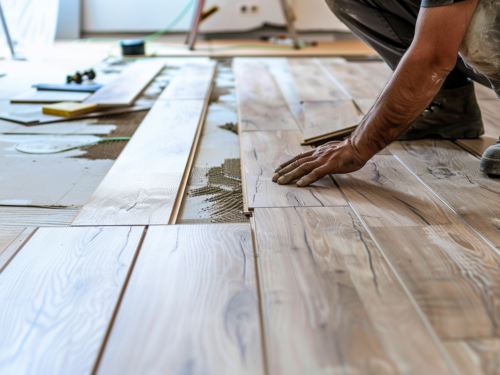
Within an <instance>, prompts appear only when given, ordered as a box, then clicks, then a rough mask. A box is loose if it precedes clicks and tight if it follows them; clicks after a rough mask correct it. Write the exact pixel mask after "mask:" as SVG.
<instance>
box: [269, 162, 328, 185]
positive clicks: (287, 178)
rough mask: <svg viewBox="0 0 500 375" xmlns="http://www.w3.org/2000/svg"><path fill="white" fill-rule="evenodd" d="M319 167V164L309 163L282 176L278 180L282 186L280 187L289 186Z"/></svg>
mask: <svg viewBox="0 0 500 375" xmlns="http://www.w3.org/2000/svg"><path fill="white" fill-rule="evenodd" d="M317 166H318V164H317V162H307V163H304V164H301V165H299V166H298V167H297V168H295V169H293V170H292V171H290V172H288V173H286V174H284V175H282V176H281V177H280V178H279V179H278V184H280V185H285V184H289V183H290V182H292V181H294V180H296V179H298V178H301V177H302V176H304V175H306V174H308V173H309V172H311V171H312V170H314V168H316V167H317Z"/></svg>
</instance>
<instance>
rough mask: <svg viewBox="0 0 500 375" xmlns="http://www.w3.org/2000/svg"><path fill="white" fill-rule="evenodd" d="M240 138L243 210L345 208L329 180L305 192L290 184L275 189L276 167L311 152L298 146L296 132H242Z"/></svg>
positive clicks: (299, 135) (315, 184)
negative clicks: (264, 208)
mask: <svg viewBox="0 0 500 375" xmlns="http://www.w3.org/2000/svg"><path fill="white" fill-rule="evenodd" d="M240 137H241V158H242V167H243V169H242V171H243V174H244V184H245V185H244V186H245V190H244V196H245V197H246V201H245V208H246V209H248V210H253V209H254V208H256V207H293V206H309V207H315V206H343V205H346V204H347V202H346V201H345V199H344V198H343V197H342V195H341V193H340V191H339V190H338V188H337V187H336V186H335V185H334V184H333V181H332V179H331V178H330V176H325V177H324V178H322V179H321V180H319V181H317V182H315V183H314V184H312V185H310V186H308V187H305V188H299V187H297V186H296V185H295V184H294V183H292V184H290V185H278V184H277V183H275V182H273V181H272V177H273V175H274V170H275V169H276V167H277V166H278V165H279V164H281V163H284V162H285V161H287V160H288V159H291V158H292V157H294V156H295V155H297V154H299V153H301V152H304V151H307V150H310V149H311V148H310V147H309V146H300V141H301V139H302V134H301V132H300V131H278V132H271V131H269V132H243V133H242V134H241V135H240Z"/></svg>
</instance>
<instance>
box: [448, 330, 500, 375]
mask: <svg viewBox="0 0 500 375" xmlns="http://www.w3.org/2000/svg"><path fill="white" fill-rule="evenodd" d="M444 346H445V348H446V350H447V351H448V353H450V356H451V357H452V358H453V360H454V361H455V363H456V364H457V366H458V367H459V368H460V369H461V371H462V373H463V374H467V375H498V374H500V340H499V339H483V340H481V339H479V340H463V341H445V342H444Z"/></svg>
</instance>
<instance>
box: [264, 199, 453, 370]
mask: <svg viewBox="0 0 500 375" xmlns="http://www.w3.org/2000/svg"><path fill="white" fill-rule="evenodd" d="M254 217H255V223H256V229H255V237H256V247H257V256H258V258H257V259H258V267H259V275H260V276H259V277H260V285H261V296H262V309H263V321H264V329H265V337H266V342H267V348H268V362H269V373H270V374H276V375H280V374H286V375H295V374H297V375H299V374H301V375H302V374H359V375H362V374H407V375H411V374H414V375H420V374H452V373H453V372H452V371H450V370H449V368H448V362H447V361H448V360H447V358H446V357H445V354H444V353H443V352H442V351H441V350H440V345H439V343H437V342H436V341H434V338H433V336H432V334H431V333H430V332H429V331H428V330H427V327H426V326H425V325H424V324H423V322H422V321H421V319H420V316H419V314H418V313H417V312H416V311H415V310H414V307H413V305H412V304H411V302H410V300H409V299H408V297H407V296H406V295H405V292H404V291H403V289H402V288H401V287H400V285H399V283H398V280H397V278H396V277H395V275H394V274H393V273H392V271H391V270H390V268H389V267H388V266H387V264H386V263H385V261H384V259H383V258H382V256H381V254H380V253H379V251H378V250H377V248H376V246H375V245H374V243H373V242H372V241H371V239H370V236H369V235H368V233H366V231H365V230H364V228H362V226H361V224H360V223H359V222H358V220H357V219H356V217H355V215H354V213H353V212H352V210H351V209H350V208H348V207H315V208H309V207H296V208H256V209H255V215H254Z"/></svg>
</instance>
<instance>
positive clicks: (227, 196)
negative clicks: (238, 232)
mask: <svg viewBox="0 0 500 375" xmlns="http://www.w3.org/2000/svg"><path fill="white" fill-rule="evenodd" d="M193 173H199V171H197V172H195V171H194V170H193ZM205 176H206V177H207V178H208V182H207V185H206V186H203V187H201V188H198V189H193V190H191V191H190V192H189V196H191V197H200V196H206V198H205V200H204V202H206V203H208V205H207V206H206V207H203V208H202V211H206V212H208V214H209V215H210V221H211V222H212V223H238V222H247V221H248V218H247V217H246V216H245V215H244V214H243V190H242V184H241V168H240V159H226V160H225V161H224V163H223V164H222V165H221V166H219V167H212V168H209V169H208V171H207V172H206V174H205ZM193 177H194V178H196V176H193Z"/></svg>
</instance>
